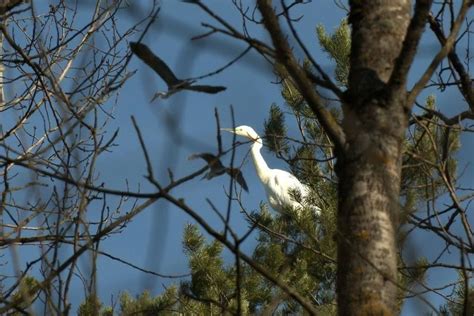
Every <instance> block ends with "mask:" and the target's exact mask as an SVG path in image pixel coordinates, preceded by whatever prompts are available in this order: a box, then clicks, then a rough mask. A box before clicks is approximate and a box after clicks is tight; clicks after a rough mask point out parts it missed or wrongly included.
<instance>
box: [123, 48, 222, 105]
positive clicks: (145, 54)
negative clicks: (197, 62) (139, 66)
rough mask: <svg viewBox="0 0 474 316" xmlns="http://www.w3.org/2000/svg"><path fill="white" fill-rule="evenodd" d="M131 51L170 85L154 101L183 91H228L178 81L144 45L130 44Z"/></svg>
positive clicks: (166, 66) (157, 94) (220, 87)
mask: <svg viewBox="0 0 474 316" xmlns="http://www.w3.org/2000/svg"><path fill="white" fill-rule="evenodd" d="M130 49H131V50H132V52H133V53H134V54H135V55H137V57H138V58H140V59H141V60H142V61H143V62H144V63H145V64H147V65H148V66H149V67H150V68H151V69H153V70H154V71H155V72H156V73H157V74H158V76H160V77H161V79H163V81H164V82H166V84H167V85H168V91H167V92H158V93H156V94H155V96H154V97H153V99H152V100H154V99H155V98H157V97H162V98H167V97H169V96H170V95H172V94H174V93H176V92H179V91H181V90H191V91H197V92H204V93H211V94H215V93H219V92H221V91H224V90H225V89H227V88H226V87H223V86H206V85H195V84H194V83H195V80H186V79H185V80H183V79H178V78H177V77H176V76H175V74H174V73H173V72H172V71H171V69H170V68H169V67H168V65H167V64H166V63H165V62H164V61H163V60H162V59H161V58H160V57H158V56H156V55H155V54H154V53H153V52H152V51H151V50H150V49H149V48H148V46H146V45H144V44H141V43H135V42H130Z"/></svg>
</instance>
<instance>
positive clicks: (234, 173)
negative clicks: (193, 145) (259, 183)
mask: <svg viewBox="0 0 474 316" xmlns="http://www.w3.org/2000/svg"><path fill="white" fill-rule="evenodd" d="M197 158H201V159H204V160H205V161H206V162H207V165H208V167H209V172H208V173H206V174H205V175H204V177H203V179H207V180H210V179H212V178H214V177H217V176H220V175H223V174H224V173H227V174H228V175H229V176H231V177H232V178H233V179H234V180H235V181H237V183H238V184H240V186H241V187H242V189H244V190H245V191H247V192H248V191H249V188H248V186H247V183H246V182H245V179H244V176H243V175H242V172H241V171H240V170H239V169H237V168H228V167H225V166H224V165H223V164H222V162H221V161H220V159H219V158H217V157H216V156H214V155H213V154H210V153H200V154H193V155H191V156H189V158H188V159H189V160H192V159H197Z"/></svg>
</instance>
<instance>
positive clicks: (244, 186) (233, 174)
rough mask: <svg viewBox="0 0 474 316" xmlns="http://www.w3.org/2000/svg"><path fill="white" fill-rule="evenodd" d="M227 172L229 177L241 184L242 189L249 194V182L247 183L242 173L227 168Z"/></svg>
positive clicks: (235, 169)
mask: <svg viewBox="0 0 474 316" xmlns="http://www.w3.org/2000/svg"><path fill="white" fill-rule="evenodd" d="M225 171H226V172H227V174H228V175H230V176H231V177H232V178H234V180H235V181H237V183H238V184H240V186H241V187H242V189H244V190H245V191H247V192H248V191H249V187H248V186H247V182H245V179H244V176H243V174H242V171H240V170H239V169H237V168H226V169H225Z"/></svg>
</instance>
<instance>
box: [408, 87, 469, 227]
mask: <svg viewBox="0 0 474 316" xmlns="http://www.w3.org/2000/svg"><path fill="white" fill-rule="evenodd" d="M424 107H425V109H426V110H425V112H424V113H422V115H421V118H420V119H418V120H417V123H416V124H414V126H413V127H412V128H410V130H409V132H408V135H407V138H406V141H405V152H406V155H405V157H404V161H403V169H402V186H401V188H402V192H401V197H402V201H403V204H402V208H403V213H404V214H403V215H404V218H406V216H408V215H409V214H411V213H412V212H413V210H415V209H417V203H419V202H420V201H431V200H433V199H435V198H437V197H439V196H440V195H442V194H443V193H445V192H446V185H445V182H444V181H445V180H444V179H443V177H442V176H441V172H442V171H443V172H447V174H448V175H450V181H452V182H453V184H454V183H455V182H456V179H455V178H454V175H455V174H456V168H457V159H456V156H455V155H456V153H457V151H458V150H459V148H460V139H459V132H458V131H457V130H456V129H454V128H453V129H447V128H445V127H444V124H443V123H442V122H441V120H440V119H439V118H437V117H436V116H433V115H431V114H430V113H431V112H430V111H432V110H436V100H435V98H434V96H429V97H428V98H427V99H426V102H425V105H424ZM439 166H443V169H444V170H440V169H439ZM404 218H402V222H403V221H404Z"/></svg>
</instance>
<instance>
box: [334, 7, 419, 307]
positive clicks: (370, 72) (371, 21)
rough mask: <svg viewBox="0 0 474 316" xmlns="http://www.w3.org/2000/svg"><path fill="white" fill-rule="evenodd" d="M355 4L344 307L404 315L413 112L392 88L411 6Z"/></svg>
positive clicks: (341, 248) (344, 183)
mask: <svg viewBox="0 0 474 316" xmlns="http://www.w3.org/2000/svg"><path fill="white" fill-rule="evenodd" d="M350 6H351V14H350V17H349V21H350V23H351V25H352V50H351V71H350V75H349V90H348V92H347V104H345V105H344V120H343V129H344V132H345V135H346V146H345V150H344V155H343V156H341V157H339V160H338V175H339V179H340V187H339V190H340V191H339V196H340V200H339V201H340V203H339V215H338V225H339V232H340V234H339V236H338V284H337V292H338V308H339V314H340V315H392V314H395V313H397V299H396V297H397V287H396V280H397V250H396V241H395V231H396V225H397V216H396V215H397V214H398V212H399V202H398V200H399V191H400V174H401V155H402V142H403V138H404V132H405V130H406V127H407V121H408V115H407V110H406V109H407V107H406V104H405V103H406V93H405V90H404V89H398V91H395V92H394V91H391V90H390V89H389V85H388V82H389V79H390V76H391V74H392V71H393V69H394V65H395V62H396V59H397V57H398V56H399V54H400V51H401V49H402V43H403V40H404V37H405V33H406V30H407V27H408V24H409V22H410V10H411V3H410V1H408V0H373V1H365V0H358V1H357V0H353V1H350ZM392 90H393V89H392Z"/></svg>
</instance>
